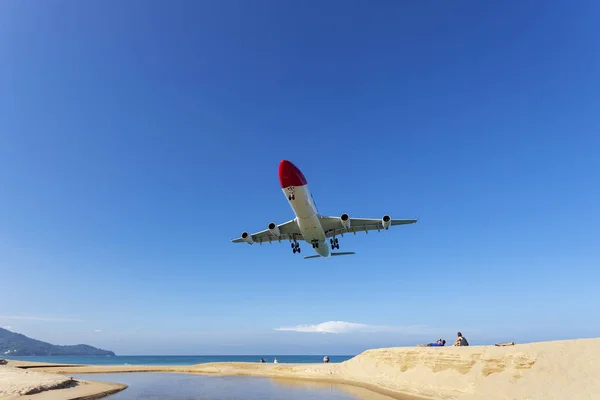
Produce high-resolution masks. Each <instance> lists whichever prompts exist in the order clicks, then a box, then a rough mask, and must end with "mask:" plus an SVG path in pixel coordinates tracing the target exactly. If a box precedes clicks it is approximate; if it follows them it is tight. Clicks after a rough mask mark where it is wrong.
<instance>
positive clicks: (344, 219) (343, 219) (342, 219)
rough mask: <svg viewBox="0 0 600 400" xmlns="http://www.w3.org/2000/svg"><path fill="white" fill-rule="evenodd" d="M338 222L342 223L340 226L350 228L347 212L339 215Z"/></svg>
mask: <svg viewBox="0 0 600 400" xmlns="http://www.w3.org/2000/svg"><path fill="white" fill-rule="evenodd" d="M340 222H341V223H342V226H343V227H344V228H346V229H348V228H350V217H349V216H348V214H346V213H344V214H342V215H341V216H340Z"/></svg>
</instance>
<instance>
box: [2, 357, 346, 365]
mask: <svg viewBox="0 0 600 400" xmlns="http://www.w3.org/2000/svg"><path fill="white" fill-rule="evenodd" d="M275 357H277V361H278V362H279V363H284V364H306V363H322V362H323V356H314V355H313V356H306V355H296V356H293V355H282V356H279V355H253V356H22V357H15V356H10V355H6V356H3V358H6V359H8V360H21V361H34V362H47V363H57V364H87V365H195V364H206V363H212V362H260V359H261V358H264V359H265V360H266V362H268V363H272V362H273V361H274V359H275ZM352 357H354V356H351V355H348V356H340V355H337V356H329V362H331V363H338V362H342V361H346V360H349V359H351V358H352Z"/></svg>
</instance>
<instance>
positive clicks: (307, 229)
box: [282, 184, 331, 257]
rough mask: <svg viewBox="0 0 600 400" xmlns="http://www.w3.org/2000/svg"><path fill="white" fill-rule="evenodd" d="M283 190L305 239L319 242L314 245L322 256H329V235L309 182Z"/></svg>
mask: <svg viewBox="0 0 600 400" xmlns="http://www.w3.org/2000/svg"><path fill="white" fill-rule="evenodd" d="M282 190H283V194H284V195H285V198H286V199H287V201H288V203H289V204H290V207H292V210H293V211H294V214H296V223H297V224H298V227H299V228H300V232H302V237H303V238H304V240H305V241H306V242H308V243H311V244H312V243H313V242H316V243H318V247H314V250H315V251H316V252H317V254H319V255H320V256H322V257H329V256H330V255H331V252H330V249H329V244H328V243H327V237H326V236H325V231H324V230H323V227H322V226H321V221H320V220H319V213H318V212H317V207H316V206H315V203H314V201H313V198H312V195H311V193H310V190H309V188H308V184H306V185H303V186H290V187H286V188H283V189H282ZM292 194H293V198H292V199H290V197H289V196H290V195H292Z"/></svg>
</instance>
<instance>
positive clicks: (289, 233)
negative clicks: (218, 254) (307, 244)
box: [232, 219, 303, 244]
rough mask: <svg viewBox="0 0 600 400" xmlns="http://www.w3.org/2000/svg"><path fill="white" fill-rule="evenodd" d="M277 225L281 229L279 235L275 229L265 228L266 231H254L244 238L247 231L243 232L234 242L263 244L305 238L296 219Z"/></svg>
mask: <svg viewBox="0 0 600 400" xmlns="http://www.w3.org/2000/svg"><path fill="white" fill-rule="evenodd" d="M276 227H277V229H278V230H279V236H277V235H276V232H275V230H271V229H265V230H264V231H260V232H256V233H253V234H251V235H247V237H246V238H244V235H245V234H247V232H244V233H243V234H242V237H239V238H237V239H233V240H232V242H233V243H249V244H252V243H259V244H263V243H264V242H269V243H271V242H273V241H279V242H280V241H282V240H294V238H295V239H296V240H302V239H303V237H302V233H301V232H300V228H299V227H298V224H297V223H296V220H295V219H293V220H291V221H288V222H284V223H283V224H279V225H277V226H276Z"/></svg>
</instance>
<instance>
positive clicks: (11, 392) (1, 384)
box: [0, 366, 73, 399]
mask: <svg viewBox="0 0 600 400" xmlns="http://www.w3.org/2000/svg"><path fill="white" fill-rule="evenodd" d="M72 383H73V380H72V379H71V378H68V377H66V376H61V375H55V374H47V373H43V372H36V371H26V370H22V369H19V368H13V367H10V366H0V399H2V398H11V397H14V396H18V395H25V394H32V393H36V392H40V391H44V390H49V389H56V388H62V387H66V386H68V385H70V384H72Z"/></svg>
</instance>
